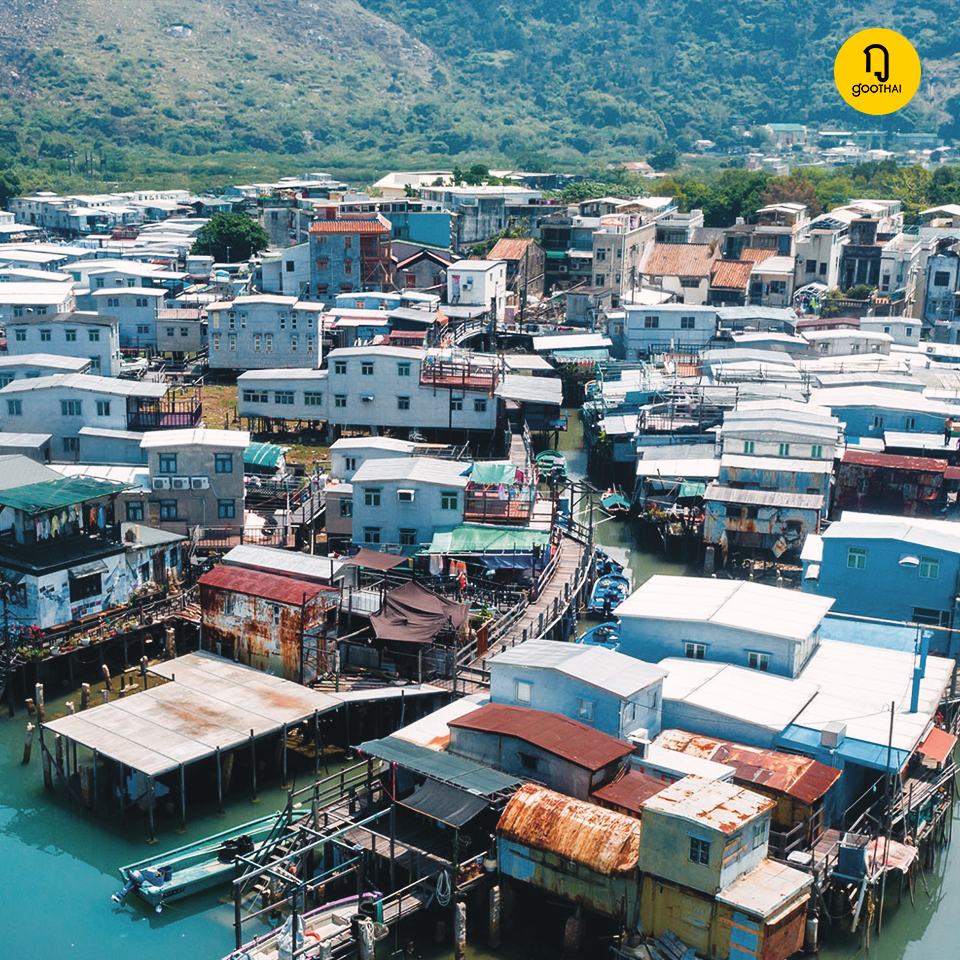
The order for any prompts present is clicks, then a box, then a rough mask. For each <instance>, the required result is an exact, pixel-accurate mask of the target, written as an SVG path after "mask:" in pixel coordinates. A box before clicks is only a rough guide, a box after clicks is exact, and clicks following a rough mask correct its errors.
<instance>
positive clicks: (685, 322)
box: [680, 317, 697, 330]
mask: <svg viewBox="0 0 960 960" xmlns="http://www.w3.org/2000/svg"><path fill="white" fill-rule="evenodd" d="M696 326H697V318H696V317H681V318H680V329H681V330H694V329H695V328H696Z"/></svg>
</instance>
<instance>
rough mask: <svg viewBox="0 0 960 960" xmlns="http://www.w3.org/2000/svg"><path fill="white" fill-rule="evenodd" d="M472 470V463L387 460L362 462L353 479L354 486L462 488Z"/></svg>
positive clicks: (406, 458)
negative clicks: (404, 482)
mask: <svg viewBox="0 0 960 960" xmlns="http://www.w3.org/2000/svg"><path fill="white" fill-rule="evenodd" d="M472 466H473V464H472V463H466V462H461V461H458V460H438V459H435V458H433V457H390V458H388V459H385V460H365V461H364V462H363V463H362V464H361V465H360V469H359V470H357V472H356V473H355V474H354V475H353V483H354V484H355V485H356V484H363V483H385V482H388V481H392V480H409V481H411V482H417V483H437V484H440V485H443V486H451V487H465V486H466V485H467V482H468V481H469V479H470V477H469V473H470V468H471V467H472Z"/></svg>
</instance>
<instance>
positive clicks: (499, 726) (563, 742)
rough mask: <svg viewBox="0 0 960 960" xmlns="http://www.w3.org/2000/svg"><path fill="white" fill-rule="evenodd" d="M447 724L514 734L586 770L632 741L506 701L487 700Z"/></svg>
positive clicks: (619, 754) (627, 750) (627, 749)
mask: <svg viewBox="0 0 960 960" xmlns="http://www.w3.org/2000/svg"><path fill="white" fill-rule="evenodd" d="M450 727H451V728H460V729H464V730H475V731H480V732H483V733H490V734H495V735H498V736H504V737H516V738H517V739H518V740H523V741H524V742H525V743H529V744H532V745H533V746H535V747H538V748H539V749H540V750H543V751H545V752H547V753H552V754H554V755H555V756H558V757H561V758H563V759H564V760H567V761H569V762H570V763H573V764H576V765H577V766H578V767H583V768H584V769H586V770H600V769H602V768H603V767H605V766H607V765H608V764H610V763H614V762H615V761H617V760H620V759H622V758H623V757H626V756H628V755H629V754H631V753H633V746H632V744H629V743H626V742H625V741H623V740H618V739H617V738H616V737H611V736H609V735H608V734H606V733H601V732H600V731H599V730H594V729H593V728H592V727H588V726H587V725H586V724H584V723H580V722H579V721H578V720H571V719H570V718H569V717H564V716H561V715H560V714H559V713H546V712H545V711H543V710H533V709H531V708H530V707H514V706H511V705H510V704H506V703H488V704H486V706H483V707H480V709H479V710H474V711H473V713H470V714H467V715H466V716H465V717H459V718H458V719H456V720H451V721H450Z"/></svg>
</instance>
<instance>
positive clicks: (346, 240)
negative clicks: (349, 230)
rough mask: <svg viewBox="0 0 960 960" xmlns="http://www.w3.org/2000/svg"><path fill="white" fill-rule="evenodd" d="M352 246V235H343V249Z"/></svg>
mask: <svg viewBox="0 0 960 960" xmlns="http://www.w3.org/2000/svg"><path fill="white" fill-rule="evenodd" d="M352 246H353V237H344V238H343V249H344V250H349V249H350V248H351V247H352Z"/></svg>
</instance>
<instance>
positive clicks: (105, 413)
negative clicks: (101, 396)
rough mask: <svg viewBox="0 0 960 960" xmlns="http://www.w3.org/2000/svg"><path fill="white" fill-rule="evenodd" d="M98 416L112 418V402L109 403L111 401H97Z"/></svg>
mask: <svg viewBox="0 0 960 960" xmlns="http://www.w3.org/2000/svg"><path fill="white" fill-rule="evenodd" d="M97 416H98V417H109V416H110V401H109V400H98V401H97Z"/></svg>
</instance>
